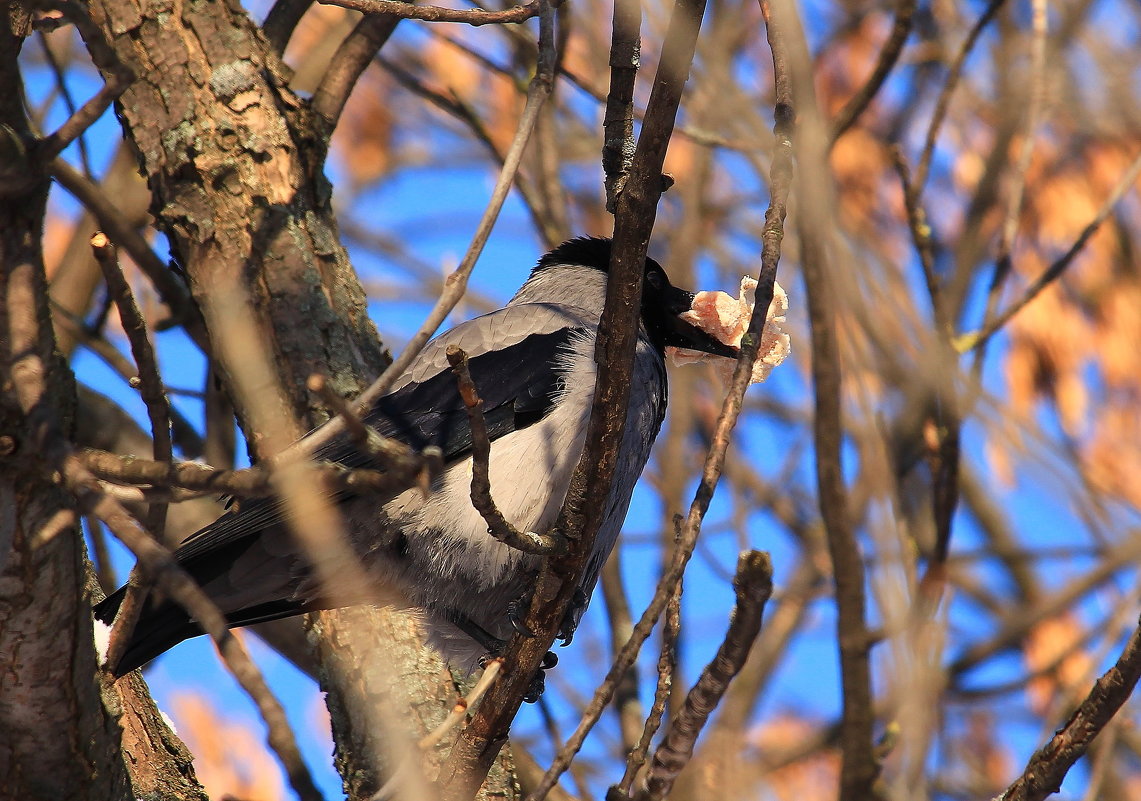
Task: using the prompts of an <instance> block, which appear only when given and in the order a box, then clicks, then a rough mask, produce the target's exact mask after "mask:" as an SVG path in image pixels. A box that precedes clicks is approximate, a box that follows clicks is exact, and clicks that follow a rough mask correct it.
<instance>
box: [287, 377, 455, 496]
mask: <svg viewBox="0 0 1141 801" xmlns="http://www.w3.org/2000/svg"><path fill="white" fill-rule="evenodd" d="M307 386H308V387H309V391H310V392H315V393H316V394H318V395H319V396H320V397H321V399H322V400H324V401H325V403H326V404H327V405H328V406H329V408H330V409H331V410H332V411H333V414H335V415H339V416H340V418H341V419H342V420H343V421H344V423H345V428H346V429H348V435H349V439H351V440H352V441H353V443H354V444H355V445H356V446H357V448H358V449H359V450H360V451H361V452H362V453H365V454H367V455H369V456H372V457H374V458H375V459H376V460H377V461H378V462H380V464H381V466H382V467H383V468H384V470H386V471H387V470H390V469H392V467H393V466H394V465H396V464H404V465H405V466H406V467H408V468H411V467H412V466H413V463H414V461H415V460H417V459H419V460H420V462H421V464H420V470H421V473H420V474H419V476H418V481H419V483H421V484H423V483H424V482H428V483H430V482H431V480H432V479H433V478H435V476H436V475H437V474H438V473H439V472H440V470H441V469H442V468H443V459H444V455H443V452H442V451H441V450H440V448H439V447H437V446H435V445H429V446H427V447H426V448H424V449H423V450H422V451H420V453H419V454H417V453H416V452H415V451H413V450H412V449H411V448H410V447H409V446H407V445H405V444H404V443H403V442H401V441H399V440H396V439H393V438H391V437H385V436H382V435H381V434H380V432H379V431H377V430H376V429H375V428H373V427H372V426H370V425H369V424H368V423H367V422H365V420H363V419H362V418H361V417H359V416H358V415H357V413H356V410H355V409H354V408H353V405H352V404H351V403H350V402H349V401H347V400H345V399H344V398H342V397H341V396H340V395H338V394H337V392H336V391H335V390H334V389H333V388H332V387H331V386H329V381H328V379H326V378H325V376H323V375H321V374H319V373H313V374H312V375H311V376H309V379H308V383H307Z"/></svg>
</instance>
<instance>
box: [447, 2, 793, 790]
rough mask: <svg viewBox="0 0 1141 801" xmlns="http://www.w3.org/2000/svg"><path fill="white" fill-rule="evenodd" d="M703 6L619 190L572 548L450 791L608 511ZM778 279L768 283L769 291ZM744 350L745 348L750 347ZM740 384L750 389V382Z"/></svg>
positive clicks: (687, 12) (473, 728) (471, 761)
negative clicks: (648, 273) (646, 282)
mask: <svg viewBox="0 0 1141 801" xmlns="http://www.w3.org/2000/svg"><path fill="white" fill-rule="evenodd" d="M704 10H705V3H704V0H679V1H678V2H676V3H675V6H674V9H673V13H672V15H671V17H670V23H669V28H668V30H667V33H666V39H665V44H664V47H663V51H662V57H661V59H660V62H659V66H658V73H657V75H656V76H655V80H654V86H653V89H652V90H651V94H650V99H649V103H648V106H647V111H646V117H645V121H644V124H643V126H642V131H641V135H640V136H639V138H638V146H637V148H636V150H635V154H634V160H633V163H632V165H631V169H630V173H629V177H628V179H627V183H626V187H625V189H624V191H623V192H622V194H621V195H620V196H619V201H618V211H617V215H616V217H615V228H614V240H613V247H612V250H611V263H610V269H609V279H608V281H607V291H606V303H605V306H604V309H603V313H602V319H601V323H600V325H599V335H598V339H599V342H598V344H597V346H596V356H595V358H596V361H597V362H598V366H599V369H598V377H597V383H596V388H595V399H594V404H593V408H592V412H591V419H590V422H589V424H588V428H587V436H586V443H585V445H584V448H583V453H582V456H581V458H580V460H579V464H578V466H577V467H576V469H575V472H574V474H573V476H572V478H571V482H570V488H569V490H568V492H567V500H566V502H565V503H564V505H563V508H562V510H561V511H560V514H559V518H558V521H557V522H556V527H557V529H558V530H559V531H560V532H562V533H563V534H564V536H566V537H567V538H568V539H569V540H570V549H569V550H568V553H567V554H566V555H565V556H563V557H559V558H556V559H553V560H551V561H550V562H549V563H548V565H546V566H545V568H544V570H543V572H542V574H541V575H540V577H539V581H538V582H537V585H536V588H535V591H534V592H533V594H532V598H531V606H530V609H529V610H528V613H527V617H526V621H525V625H526V626H527V627H528V628H530V629H531V630H532V631H533V632H538V636H536V637H532V638H524V637H522V636H519V635H516V636H515V637H513V638H512V640H511V642H510V643H509V645H508V647H507V650H506V652H505V653H504V656H505V658H506V660H507V667H506V669H505V671H504V678H503V680H501V681H500V682H497V683H496V685H495V687H493V688H492V690H491V693H490V694H489V696H488V699H487V700H486V701H485V702H484V703H483V704H482V705H481V706H480V710H479V712H478V713H477V714H476V716H475V718H474V719H473V720H472V723H471V725H470V726H468V728H467V729H466V730H465V732H464V735H463V736H462V737H461V738H460V740H459V741H458V742H457V743H456V746H455V747H454V748H453V749H452V753H451V754H450V756H449V758H448V763H447V764H446V765H445V767H444V771H443V773H442V774H441V775H442V777H443V780H444V786H445V792H446V793H447V794H448V795H450V797H453V798H466V797H470V796H471V795H473V794H474V792H475V790H476V789H477V788H478V786H479V784H480V783H481V782H482V780H483V777H484V776H485V775H486V773H487V770H488V769H489V768H490V766H491V763H492V761H493V760H494V758H495V756H496V754H497V753H498V751H499V748H500V746H501V744H502V742H503V740H504V738H505V735H506V732H507V730H508V729H509V727H510V725H511V721H512V719H513V718H514V716H515V713H516V711H517V710H518V708H519V704H520V702H521V699H522V696H523V694H524V692H525V690H526V685H527V684H528V683H529V681H530V677H531V676H533V675H534V671H535V670H536V669H537V667H538V665H539V663H540V661H541V660H542V658H543V655H544V653H545V651H546V648H547V647H548V646H549V644H550V643H551V641H552V639H553V637H554V635H555V632H556V630H557V629H558V628H559V626H560V624H561V620H562V618H563V616H564V614H565V611H566V609H567V608H568V607H569V605H570V602H571V599H572V597H573V595H574V592H575V590H576V588H577V584H578V580H579V577H580V576H581V575H582V572H583V570H584V569H585V565H586V562H587V559H588V558H589V556H590V554H591V552H592V549H593V544H594V538H595V535H596V533H597V531H598V527H599V525H600V524H601V522H602V519H603V516H604V514H605V509H606V507H607V501H606V498H607V496H608V494H609V492H610V486H611V481H612V478H613V475H614V469H615V464H616V456H617V451H618V448H619V445H620V442H621V438H622V431H623V428H624V426H625V420H626V407H627V403H628V400H629V389H630V383H631V379H630V375H631V371H632V365H633V356H634V346H635V343H636V321H637V315H638V311H639V308H640V303H639V298H640V295H641V283H642V276H643V266H644V264H645V255H646V249H647V245H648V242H649V237H650V233H651V231H652V228H653V224H654V220H655V217H656V213H657V203H658V200H659V198H660V196H661V191H662V180H661V174H662V173H661V171H662V164H663V163H664V159H665V152H666V148H667V146H668V144H669V140H670V135H671V133H672V131H673V126H674V120H675V119H676V115H677V109H678V106H679V104H680V101H681V95H682V91H683V89H684V86H685V82H686V77H687V76H688V73H689V66H690V64H691V63H692V61H693V55H694V49H695V47H696V42H697V34H698V29H699V27H700V24H701V19H702V16H703V15H704ZM541 50H542V48H541ZM541 60H542V59H541ZM552 67H553V64H552ZM771 286H772V285H771V283H770V284H769V291H770V295H769V298H771ZM758 296H759V300H758V305H759V306H760V305H765V306H767V303H768V299H766V298H765V295H764V293H763V290H759V291H758ZM762 321H763V318H762ZM758 343H759V339H758V340H757V342H755V343H752V350H751V352H752V354H753V356H754V357H755V354H756V350H757V348H756V345H757V344H758ZM747 351H748V349H743V352H747ZM742 358H744V356H743V357H742ZM750 364H751V362H750ZM742 381H744V379H743V378H742ZM741 391H742V392H743V391H744V388H743V386H742V388H741ZM679 575H680V573H678V574H677V575H671V578H670V584H669V588H668V590H667V591H666V592H665V594H664V595H663V596H662V597H661V598H660V599H658V604H657V605H656V607H655V608H654V610H653V612H652V617H651V619H650V620H648V621H647V620H643V621H641V622H640V625H641V626H642V628H641V630H639V629H638V627H635V634H634V635H633V636H634V638H635V639H636V640H637V642H636V643H635V644H634V645H632V646H631V648H630V649H629V652H628V653H626V654H625V656H626V658H624V659H620V662H619V663H616V664H615V665H614V666H613V667H612V668H611V672H610V674H608V676H607V680H606V682H604V685H603V687H601V688H600V691H599V692H598V693H596V694H595V697H594V700H593V701H592V703H591V706H590V708H589V709H588V713H587V719H586V720H585V722H584V723H581V724H580V726H579V729H578V731H576V733H575V734H574V735H572V737H571V741H570V742H569V743H568V746H567V747H564V749H563V750H562V751H561V752H560V755H561V757H560V758H559V759H557V760H556V763H555V764H553V765H552V766H551V769H550V770H548V772H547V774H546V776H545V777H544V778H543V780H542V781H541V782H540V784H539V785H538V787H536V789H535V791H534V793H532V796H533V797H535V798H540V797H542V796H544V795H545V794H546V792H547V791H548V790H549V789H550V787H551V786H552V785H553V783H554V781H556V780H557V777H558V775H559V774H561V773H562V772H563V771H564V770H566V767H567V765H568V764H569V761H570V758H572V757H573V753H574V752H576V751H577V750H578V748H579V747H580V746H581V738H582V737H584V736H585V732H586V731H589V729H590V728H591V727H592V726H593V725H594V722H595V721H596V720H597V719H598V716H599V715H601V710H602V709H604V708H605V707H606V706H607V705H608V704H609V702H610V699H611V696H612V693H613V690H614V688H615V686H616V685H617V683H618V682H619V681H620V680H621V678H622V676H623V675H624V674H625V672H626V670H627V669H628V668H629V666H630V664H632V662H633V659H634V656H633V655H634V654H636V652H637V649H638V648H639V647H640V646H641V643H642V642H644V641H645V637H646V636H648V634H649V630H650V629H651V628H652V626H653V623H654V621H655V620H656V619H657V617H658V616H659V615H660V614H661V612H662V609H663V608H664V607H665V605H666V603H668V599H669V597H670V595H671V594H672V588H673V583H674V582H676V581H677V579H678V577H679ZM620 656H621V655H620Z"/></svg>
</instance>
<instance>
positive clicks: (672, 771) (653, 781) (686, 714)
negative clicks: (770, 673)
mask: <svg viewBox="0 0 1141 801" xmlns="http://www.w3.org/2000/svg"><path fill="white" fill-rule="evenodd" d="M733 589H734V590H735V591H736V593H737V606H736V608H735V609H734V610H733V617H732V618H731V619H730V622H729V630H728V631H726V632H725V639H724V640H723V641H722V643H721V647H720V648H718V649H717V655H716V656H714V657H713V661H712V662H710V663H709V664H708V665H707V666H706V667H705V670H703V671H702V673H701V676H700V678H698V680H697V683H696V684H694V685H693V688H692V689H691V690H690V691H689V693H688V694H687V695H686V697H685V703H684V704H683V705H682V708H681V711H680V712H679V713H678V715H677V717H675V718H674V719H673V720H672V721H670V726H669V729H668V730H667V731H666V734H665V737H664V738H663V739H662V742H661V743H659V745H658V748H657V750H656V751H654V758H653V760H652V761H651V763H650V769H649V772H648V773H647V774H646V787H645V789H644V790H643V791H642V792H640V793H639V794H638V799H639V801H658V800H659V799H662V798H664V797H665V796H666V795H668V794H669V792H670V790H671V789H672V788H673V784H674V781H675V780H676V779H677V777H678V775H679V774H680V773H681V771H682V769H683V768H684V767H685V766H686V765H687V764H689V761H690V759H691V758H692V756H693V749H694V746H695V745H696V744H697V737H698V735H699V734H701V730H702V729H703V728H704V727H705V723H706V721H707V720H709V716H710V715H711V714H712V713H713V710H714V709H715V708H716V707H717V704H718V703H719V702H720V701H721V697H722V696H723V695H725V691H726V690H727V689H728V688H729V682H730V681H732V680H733V677H735V676H736V675H737V674H738V673H739V672H740V671H741V668H742V667H743V666H744V664H745V660H746V659H748V658H749V650H750V649H751V648H752V646H753V641H754V640H756V639H757V634H759V633H760V631H761V617H762V615H763V613H764V610H765V604H766V603H767V602H768V600H769V598H770V597H771V596H772V593H773V564H772V560H771V559H770V558H769V555H768V554H767V553H763V552H761V551H747V552H745V553H743V554H741V556H740V557H739V558H738V560H737V575H736V576H735V577H734V578H733Z"/></svg>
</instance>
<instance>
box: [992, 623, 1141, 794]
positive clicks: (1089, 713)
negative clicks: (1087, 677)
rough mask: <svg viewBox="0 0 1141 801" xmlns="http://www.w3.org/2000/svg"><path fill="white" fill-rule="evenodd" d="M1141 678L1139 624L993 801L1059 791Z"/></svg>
mask: <svg viewBox="0 0 1141 801" xmlns="http://www.w3.org/2000/svg"><path fill="white" fill-rule="evenodd" d="M1138 679H1141V623H1139V626H1138V628H1137V629H1135V630H1134V631H1133V634H1132V636H1130V638H1129V641H1128V642H1127V643H1126V644H1125V649H1124V650H1123V651H1122V652H1121V657H1120V658H1119V659H1118V660H1117V663H1116V664H1115V665H1114V666H1113V667H1111V668H1110V669H1109V670H1108V671H1107V672H1106V673H1105V675H1103V676H1102V677H1101V678H1100V679H1098V680H1097V682H1096V683H1095V684H1094V686H1093V689H1092V690H1090V693H1089V695H1088V696H1086V699H1085V700H1084V701H1082V703H1081V705H1080V706H1079V707H1078V708H1077V709H1076V710H1075V711H1074V714H1073V715H1071V716H1070V719H1069V720H1068V721H1066V725H1065V726H1063V727H1062V728H1061V729H1059V730H1058V732H1057V733H1056V734H1055V735H1054V736H1053V737H1052V738H1051V739H1050V742H1048V743H1046V745H1044V746H1042V748H1040V749H1038V751H1036V752H1035V753H1034V756H1032V757H1030V762H1029V763H1027V765H1026V770H1024V771H1023V772H1022V775H1021V776H1019V777H1018V779H1017V780H1016V781H1015V782H1014V784H1012V785H1010V787H1008V788H1007V790H1006V792H1004V793H1003V794H1002V795H1000V796H999V797H998V798H997V799H995V801H1042V799H1045V798H1046V797H1047V796H1049V795H1052V794H1053V793H1056V792H1058V790H1059V789H1060V788H1061V785H1062V780H1063V779H1065V778H1066V773H1067V772H1069V770H1070V768H1071V767H1073V765H1074V763H1075V762H1077V761H1078V760H1079V759H1080V758H1081V757H1082V756H1083V755H1084V754H1085V753H1086V751H1088V750H1089V747H1090V745H1091V744H1092V743H1093V740H1094V738H1095V737H1097V735H1098V734H1099V733H1100V732H1101V731H1102V729H1104V728H1105V727H1106V725H1108V724H1109V722H1110V720H1112V719H1113V716H1114V715H1116V714H1117V710H1119V709H1120V708H1121V706H1122V705H1123V704H1124V703H1125V702H1126V701H1127V700H1128V699H1129V696H1130V695H1131V694H1132V693H1133V689H1134V688H1135V687H1136V686H1137V681H1138Z"/></svg>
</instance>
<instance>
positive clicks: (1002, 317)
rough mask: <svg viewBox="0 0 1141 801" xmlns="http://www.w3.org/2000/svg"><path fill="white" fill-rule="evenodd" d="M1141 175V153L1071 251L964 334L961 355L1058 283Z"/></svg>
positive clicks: (975, 346) (961, 338)
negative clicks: (986, 320)
mask: <svg viewBox="0 0 1141 801" xmlns="http://www.w3.org/2000/svg"><path fill="white" fill-rule="evenodd" d="M1139 176H1141V154H1138V155H1137V157H1136V158H1134V159H1133V163H1132V164H1130V165H1129V169H1127V170H1126V171H1125V174H1124V175H1123V176H1121V180H1120V181H1118V182H1117V185H1116V186H1114V187H1113V191H1112V192H1110V193H1109V197H1108V198H1106V200H1105V203H1103V204H1102V207H1101V208H1100V209H1098V212H1097V214H1095V215H1094V218H1093V219H1092V220H1090V221H1089V223H1087V224H1086V227H1085V228H1083V229H1082V232H1081V233H1080V234H1079V235H1078V238H1077V239H1076V240H1075V241H1074V244H1073V245H1071V246H1070V249H1069V250H1067V251H1066V252H1065V254H1064V255H1063V256H1062V257H1061V258H1060V259H1058V260H1057V261H1055V262H1054V263H1053V264H1051V265H1050V266H1049V267H1047V268H1046V269H1045V271H1043V273H1042V274H1041V275H1040V276H1038V277H1037V278H1035V279H1034V281H1033V283H1031V284H1030V286H1028V287H1026V291H1025V292H1023V293H1022V296H1021V297H1020V298H1018V300H1016V301H1014V302H1013V303H1011V304H1010V306H1008V307H1007V308H1006V309H1005V310H1004V311H1003V312H1002V313H1001V314H999V315H998V317H996V318H995V319H994V320H993V321H992V322H991V323H990V324H989V325H987V326H986V327H984V328H983V330H982V331H978V332H975V333H972V334H965V335H963V336H962V337H960V338H959V340H958V341H957V342H956V348H957V349H958V350H959V351H960V352H964V351H967V350H973V349H975V348H979V347H982V346H983V345H985V344H986V343H987V342H988V341H989V340H990V338H991V337H993V336H994V335H995V334H996V333H998V332H999V331H1000V330H1001V329H1002V327H1003V326H1005V325H1006V324H1007V323H1008V322H1010V320H1011V318H1012V317H1014V315H1016V314H1018V313H1019V312H1020V311H1022V310H1023V309H1024V308H1026V306H1027V305H1028V304H1029V303H1030V302H1031V301H1032V300H1034V298H1036V297H1038V294H1039V293H1040V292H1041V291H1042V290H1043V289H1045V288H1046V287H1048V286H1049V285H1050V284H1051V283H1053V282H1054V281H1056V280H1057V279H1058V278H1059V277H1060V276H1061V275H1062V273H1064V272H1065V271H1066V269H1067V268H1068V267H1069V266H1070V264H1072V263H1073V261H1074V259H1075V258H1077V257H1078V255H1079V254H1080V253H1081V252H1082V249H1083V248H1085V246H1086V243H1087V242H1089V240H1090V238H1091V237H1093V235H1094V234H1095V233H1097V230H1098V228H1100V227H1101V224H1102V223H1104V222H1105V221H1106V220H1107V219H1108V218H1109V215H1110V214H1112V213H1113V209H1114V207H1115V206H1116V205H1117V203H1118V201H1120V200H1121V198H1122V197H1124V195H1125V193H1126V192H1128V191H1129V190H1130V189H1131V188H1133V184H1135V183H1136V182H1137V179H1138V177H1139Z"/></svg>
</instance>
